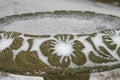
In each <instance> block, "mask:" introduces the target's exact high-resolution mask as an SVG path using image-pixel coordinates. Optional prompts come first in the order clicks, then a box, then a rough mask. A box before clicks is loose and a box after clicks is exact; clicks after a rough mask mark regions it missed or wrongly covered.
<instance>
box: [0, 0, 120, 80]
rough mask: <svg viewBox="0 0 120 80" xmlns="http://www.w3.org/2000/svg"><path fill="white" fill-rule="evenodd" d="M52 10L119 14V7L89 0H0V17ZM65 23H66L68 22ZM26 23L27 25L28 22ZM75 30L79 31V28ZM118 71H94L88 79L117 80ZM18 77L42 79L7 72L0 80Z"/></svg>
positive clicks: (26, 79) (20, 78)
mask: <svg viewBox="0 0 120 80" xmlns="http://www.w3.org/2000/svg"><path fill="white" fill-rule="evenodd" d="M54 10H74V11H76V10H80V11H87V10H89V11H95V12H98V13H105V14H111V15H116V16H120V7H117V6H113V5H108V4H103V3H97V2H90V1H88V0H0V17H4V16H8V15H13V14H21V13H28V12H33V13H34V12H40V11H42V12H43V11H54ZM59 21H62V20H59ZM59 21H58V22H59ZM66 21H67V20H66ZM53 22H54V20H53ZM84 22H86V21H83V22H82V23H83V24H85V23H84ZM29 23H30V22H29ZM69 23H71V22H69ZM16 24H17V23H15V25H16ZM43 24H44V23H43ZM53 24H54V23H53ZM64 24H65V23H64ZM66 24H68V22H67V23H66ZM71 24H73V25H74V24H78V23H77V20H75V21H72V23H71ZM15 25H11V28H12V26H15ZM23 25H24V24H23ZM26 25H28V23H27V24H26ZM38 25H39V24H38ZM49 25H51V24H49ZM78 25H79V24H78ZM78 25H76V26H78ZM18 26H19V25H18ZM20 26H21V25H20ZM56 26H57V25H56ZM85 26H86V25H85ZM108 26H109V24H108ZM13 28H14V27H13ZM21 29H22V28H21ZM22 30H23V29H22ZM74 31H76V30H74ZM77 31H78V32H79V30H77ZM119 72H120V71H119V69H117V70H113V71H108V72H102V73H94V74H92V75H91V78H90V80H106V78H107V79H108V80H115V79H116V80H119V78H120V77H119V76H120V75H118V74H120V73H119ZM114 73H115V74H114ZM117 73H118V74H117ZM113 74H114V75H116V74H117V75H118V76H115V77H117V78H115V77H113ZM101 75H102V76H101ZM111 76H112V77H111ZM18 79H19V80H43V79H42V78H41V77H28V76H19V75H12V74H9V76H7V77H1V78H0V80H18Z"/></svg>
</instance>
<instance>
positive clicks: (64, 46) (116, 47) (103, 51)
mask: <svg viewBox="0 0 120 80" xmlns="http://www.w3.org/2000/svg"><path fill="white" fill-rule="evenodd" d="M117 68H120V18H119V17H116V16H112V15H105V14H98V13H94V12H88V11H86V12H81V11H55V12H37V13H28V14H21V15H12V16H6V17H3V18H0V71H3V72H8V73H12V74H18V75H27V76H40V77H44V80H73V79H74V80H89V77H90V73H95V72H102V71H108V70H112V69H117Z"/></svg>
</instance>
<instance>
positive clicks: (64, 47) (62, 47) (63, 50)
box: [55, 43, 72, 56]
mask: <svg viewBox="0 0 120 80" xmlns="http://www.w3.org/2000/svg"><path fill="white" fill-rule="evenodd" d="M55 51H56V52H57V54H58V55H59V56H69V55H70V54H71V53H72V46H71V45H70V44H67V43H60V44H58V45H56V47H55Z"/></svg>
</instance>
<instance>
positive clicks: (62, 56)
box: [40, 34, 86, 68]
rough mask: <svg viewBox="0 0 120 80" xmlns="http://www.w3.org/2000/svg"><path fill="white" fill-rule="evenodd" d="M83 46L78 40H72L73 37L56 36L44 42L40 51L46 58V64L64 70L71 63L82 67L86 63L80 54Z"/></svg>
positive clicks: (67, 35)
mask: <svg viewBox="0 0 120 80" xmlns="http://www.w3.org/2000/svg"><path fill="white" fill-rule="evenodd" d="M83 49H84V45H83V44H82V43H81V42H80V41H79V40H74V36H73V35H69V34H65V35H64V34H63V35H56V36H54V38H53V39H49V40H46V41H44V42H43V43H42V44H41V46H40V50H41V52H42V54H43V55H44V56H46V57H48V62H49V63H50V64H51V65H52V66H55V67H62V68H66V67H68V66H69V65H70V64H71V63H74V64H75V65H78V66H80V65H83V64H84V63H85V62H86V57H85V54H84V53H83V52H82V50H83Z"/></svg>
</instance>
